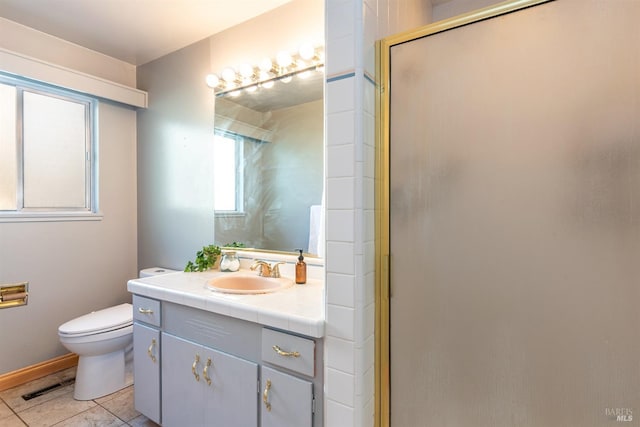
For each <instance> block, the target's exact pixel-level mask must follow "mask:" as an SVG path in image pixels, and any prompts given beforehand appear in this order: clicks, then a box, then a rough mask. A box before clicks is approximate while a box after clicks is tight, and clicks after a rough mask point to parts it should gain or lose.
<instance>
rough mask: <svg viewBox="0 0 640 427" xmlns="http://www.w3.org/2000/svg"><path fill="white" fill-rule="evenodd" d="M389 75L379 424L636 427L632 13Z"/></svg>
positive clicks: (630, 2)
mask: <svg viewBox="0 0 640 427" xmlns="http://www.w3.org/2000/svg"><path fill="white" fill-rule="evenodd" d="M390 61H391V62H390V63H391V66H390V69H391V74H390V82H391V83H390V117H391V121H390V143H389V147H390V148H389V150H390V151H389V158H390V166H389V167H390V178H389V191H390V204H389V214H390V253H391V257H392V258H391V260H392V263H391V270H390V271H391V276H390V281H391V290H392V297H391V300H390V348H391V354H390V372H391V374H390V378H391V379H390V390H391V391H390V393H391V401H390V408H391V425H392V426H393V427H405V426H412V427H416V426H433V427H467V426H469V427H502V426H504V427H555V426H558V427H602V426H608V425H611V426H615V425H635V426H639V425H640V1H636V0H562V1H555V2H550V3H544V4H542V5H538V6H535V7H531V8H527V9H524V10H520V11H517V12H513V13H510V14H507V15H503V16H499V17H495V18H492V19H488V20H484V21H480V22H477V23H474V24H471V25H466V26H463V27H460V28H456V29H453V30H449V31H445V32H441V33H438V34H435V35H430V36H427V37H423V38H419V39H416V40H413V41H410V42H406V43H402V44H397V45H395V46H392V47H391V50H390ZM619 423H622V424H619Z"/></svg>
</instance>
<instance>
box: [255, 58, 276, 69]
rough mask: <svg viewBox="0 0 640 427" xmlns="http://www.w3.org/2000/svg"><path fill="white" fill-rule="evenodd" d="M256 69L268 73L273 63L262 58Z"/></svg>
mask: <svg viewBox="0 0 640 427" xmlns="http://www.w3.org/2000/svg"><path fill="white" fill-rule="evenodd" d="M258 67H259V68H260V70H261V71H264V72H268V71H271V69H272V68H273V62H271V59H269V58H264V59H263V60H262V61H260V64H259V65H258Z"/></svg>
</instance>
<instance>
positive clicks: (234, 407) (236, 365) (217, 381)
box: [202, 347, 258, 427]
mask: <svg viewBox="0 0 640 427" xmlns="http://www.w3.org/2000/svg"><path fill="white" fill-rule="evenodd" d="M204 350H205V354H206V357H205V358H203V359H202V363H203V366H204V367H206V375H204V374H203V376H204V377H205V378H203V380H204V383H203V387H205V425H207V426H221V427H251V426H255V427H257V426H258V365H257V364H256V363H253V362H249V361H247V360H244V359H240V358H237V357H235V356H232V355H230V354H227V353H222V352H220V351H217V350H213V349H210V348H207V347H204ZM203 372H205V371H204V368H203ZM207 378H209V380H210V382H209V381H207Z"/></svg>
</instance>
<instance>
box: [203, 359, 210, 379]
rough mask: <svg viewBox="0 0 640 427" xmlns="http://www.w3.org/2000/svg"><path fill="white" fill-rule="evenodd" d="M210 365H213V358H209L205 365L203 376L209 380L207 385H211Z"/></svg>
mask: <svg viewBox="0 0 640 427" xmlns="http://www.w3.org/2000/svg"><path fill="white" fill-rule="evenodd" d="M209 366H211V358H210V357H209V358H207V363H206V365H204V369H203V371H202V376H203V377H204V379H205V380H207V385H211V377H209Z"/></svg>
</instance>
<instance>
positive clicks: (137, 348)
mask: <svg viewBox="0 0 640 427" xmlns="http://www.w3.org/2000/svg"><path fill="white" fill-rule="evenodd" d="M160 314H161V313H160V302H159V301H157V300H153V299H150V298H144V297H140V296H138V295H134V297H133V320H134V322H133V372H134V384H135V386H134V401H135V408H136V410H137V411H138V412H140V413H143V414H145V415H146V416H147V418H149V419H150V420H152V421H154V422H156V423H158V424H160V422H161V418H160V416H161V411H160V330H159V326H160Z"/></svg>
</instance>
